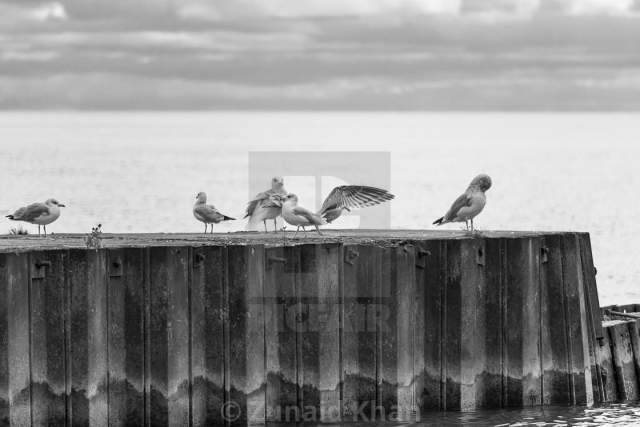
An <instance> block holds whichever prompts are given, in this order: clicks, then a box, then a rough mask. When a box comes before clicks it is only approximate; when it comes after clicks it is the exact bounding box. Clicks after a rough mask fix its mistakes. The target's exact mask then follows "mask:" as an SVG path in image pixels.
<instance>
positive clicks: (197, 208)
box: [193, 191, 235, 234]
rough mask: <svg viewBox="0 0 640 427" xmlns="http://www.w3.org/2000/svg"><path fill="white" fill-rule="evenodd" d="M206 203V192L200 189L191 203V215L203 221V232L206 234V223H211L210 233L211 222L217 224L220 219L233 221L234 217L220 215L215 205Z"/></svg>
mask: <svg viewBox="0 0 640 427" xmlns="http://www.w3.org/2000/svg"><path fill="white" fill-rule="evenodd" d="M206 203H207V193H205V192H203V191H201V192H200V193H198V195H197V196H196V204H195V205H193V216H195V217H196V219H197V220H198V221H202V222H204V234H207V224H211V233H210V234H213V224H218V223H219V222H221V221H235V218H230V217H228V216H226V215H222V214H221V213H220V212H218V209H216V207H215V206H213V205H207V204H206Z"/></svg>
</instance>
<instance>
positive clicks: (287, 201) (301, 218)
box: [282, 193, 327, 239]
mask: <svg viewBox="0 0 640 427" xmlns="http://www.w3.org/2000/svg"><path fill="white" fill-rule="evenodd" d="M282 218H284V220H285V221H286V222H287V223H288V224H291V225H295V226H297V227H298V229H297V230H296V234H294V235H293V238H294V239H295V238H296V236H297V235H298V231H300V227H302V231H304V236H305V237H307V230H305V229H304V227H305V226H307V225H314V226H315V227H316V230H318V234H319V235H321V236H322V235H323V234H322V233H321V232H320V229H319V228H318V226H319V225H327V221H325V219H324V218H322V217H321V216H320V215H318V214H314V213H313V212H311V211H309V210H307V209H305V208H301V207H300V206H298V196H296V195H295V194H293V193H292V194H289V195H287V197H285V198H284V203H283V204H282Z"/></svg>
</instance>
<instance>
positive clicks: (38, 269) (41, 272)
mask: <svg viewBox="0 0 640 427" xmlns="http://www.w3.org/2000/svg"><path fill="white" fill-rule="evenodd" d="M34 267H35V268H33V269H32V270H31V278H32V279H44V278H45V277H46V276H47V273H46V269H45V267H51V261H43V260H39V259H37V260H36V262H35V264H34Z"/></svg>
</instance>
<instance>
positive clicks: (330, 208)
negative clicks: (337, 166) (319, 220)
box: [317, 185, 395, 224]
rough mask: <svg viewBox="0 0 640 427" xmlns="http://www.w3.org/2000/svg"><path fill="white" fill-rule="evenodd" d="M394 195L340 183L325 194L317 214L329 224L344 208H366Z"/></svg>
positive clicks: (376, 189)
mask: <svg viewBox="0 0 640 427" xmlns="http://www.w3.org/2000/svg"><path fill="white" fill-rule="evenodd" d="M394 197H395V196H394V195H393V194H391V193H389V192H388V191H386V190H382V189H380V188H375V187H366V186H364V185H342V186H340V187H336V188H334V189H333V191H332V192H331V193H330V194H329V196H327V199H326V200H325V201H324V203H323V204H322V207H321V208H320V210H319V211H318V212H317V215H320V216H321V217H323V218H324V219H325V220H326V221H327V222H328V223H329V224H331V222H332V221H334V220H336V219H337V218H338V217H339V216H340V215H342V211H343V210H344V209H346V210H347V211H349V212H351V209H360V208H366V207H369V206H373V205H377V204H379V203H384V202H386V201H387V200H391V199H393V198H394Z"/></svg>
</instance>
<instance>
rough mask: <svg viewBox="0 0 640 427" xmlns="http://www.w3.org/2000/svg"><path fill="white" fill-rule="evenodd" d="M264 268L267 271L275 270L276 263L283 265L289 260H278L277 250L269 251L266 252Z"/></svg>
mask: <svg viewBox="0 0 640 427" xmlns="http://www.w3.org/2000/svg"><path fill="white" fill-rule="evenodd" d="M264 258H265V259H264V266H265V268H266V269H268V270H270V269H271V268H273V263H274V262H278V263H281V264H286V263H287V260H286V259H284V258H278V257H277V256H276V250H275V249H273V248H272V249H267V250H265V251H264Z"/></svg>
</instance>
